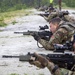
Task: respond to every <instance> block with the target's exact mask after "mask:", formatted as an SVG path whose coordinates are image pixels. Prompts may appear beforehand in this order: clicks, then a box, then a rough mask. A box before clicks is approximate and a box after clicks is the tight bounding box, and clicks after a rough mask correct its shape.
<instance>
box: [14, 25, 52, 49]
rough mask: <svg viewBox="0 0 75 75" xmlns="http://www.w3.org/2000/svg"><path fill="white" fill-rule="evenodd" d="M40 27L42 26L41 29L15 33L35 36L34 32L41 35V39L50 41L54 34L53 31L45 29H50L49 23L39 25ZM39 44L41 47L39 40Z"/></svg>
mask: <svg viewBox="0 0 75 75" xmlns="http://www.w3.org/2000/svg"><path fill="white" fill-rule="evenodd" d="M39 28H40V29H39V31H29V30H28V31H27V32H14V33H15V34H23V35H31V36H33V35H34V34H37V35H39V36H40V38H41V39H44V40H47V41H49V39H50V37H51V36H52V32H51V31H46V30H45V29H48V26H47V25H45V26H44V27H42V26H39ZM37 46H38V47H39V48H41V47H40V46H39V44H38V41H37Z"/></svg>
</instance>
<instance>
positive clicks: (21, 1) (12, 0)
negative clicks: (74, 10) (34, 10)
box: [0, 0, 75, 12]
mask: <svg viewBox="0 0 75 75" xmlns="http://www.w3.org/2000/svg"><path fill="white" fill-rule="evenodd" d="M56 4H58V0H54V5H56ZM62 4H63V5H64V6H68V7H75V0H62ZM41 5H49V0H0V12H5V11H12V10H20V9H26V8H29V7H38V6H41Z"/></svg>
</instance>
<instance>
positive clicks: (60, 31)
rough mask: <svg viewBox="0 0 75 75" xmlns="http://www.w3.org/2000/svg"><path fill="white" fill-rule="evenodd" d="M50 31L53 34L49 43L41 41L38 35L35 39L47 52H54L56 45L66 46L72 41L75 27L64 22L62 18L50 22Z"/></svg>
mask: <svg viewBox="0 0 75 75" xmlns="http://www.w3.org/2000/svg"><path fill="white" fill-rule="evenodd" d="M50 31H51V32H52V33H53V35H52V36H51V38H50V40H49V41H46V40H44V39H41V38H40V37H39V35H38V34H34V35H33V37H34V39H35V40H36V41H38V42H39V43H40V44H41V45H42V46H43V47H44V48H45V49H46V50H54V44H64V43H65V42H66V41H69V40H71V37H72V35H73V34H74V33H75V25H74V24H72V23H69V22H63V21H62V20H61V19H60V18H54V19H52V20H51V21H50Z"/></svg>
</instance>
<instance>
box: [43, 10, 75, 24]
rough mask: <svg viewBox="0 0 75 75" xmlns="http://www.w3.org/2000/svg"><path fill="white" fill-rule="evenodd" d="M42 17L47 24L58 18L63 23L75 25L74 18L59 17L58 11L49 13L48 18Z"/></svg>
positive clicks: (67, 16)
mask: <svg viewBox="0 0 75 75" xmlns="http://www.w3.org/2000/svg"><path fill="white" fill-rule="evenodd" d="M62 13H63V12H62ZM43 17H44V19H45V20H46V21H48V22H49V21H50V20H51V19H53V18H56V17H60V18H61V19H62V20H64V21H67V22H71V23H75V19H74V17H72V16H69V15H62V16H60V14H59V11H58V10H57V11H56V12H51V13H50V14H49V16H48V17H45V16H43Z"/></svg>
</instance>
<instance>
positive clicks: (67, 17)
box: [63, 15, 75, 24]
mask: <svg viewBox="0 0 75 75" xmlns="http://www.w3.org/2000/svg"><path fill="white" fill-rule="evenodd" d="M63 20H64V21H67V22H71V23H74V24H75V19H74V17H72V16H69V15H64V17H63Z"/></svg>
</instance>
